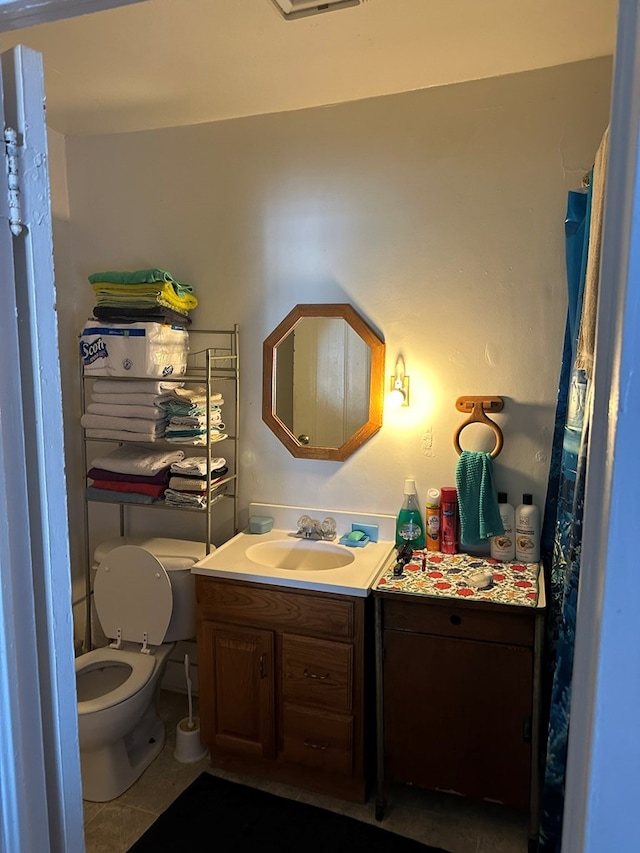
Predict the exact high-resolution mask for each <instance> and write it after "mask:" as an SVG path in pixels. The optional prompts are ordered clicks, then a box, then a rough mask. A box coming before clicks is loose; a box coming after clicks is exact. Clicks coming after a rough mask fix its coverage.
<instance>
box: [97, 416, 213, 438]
mask: <svg viewBox="0 0 640 853" xmlns="http://www.w3.org/2000/svg"><path fill="white" fill-rule="evenodd" d="M149 423H150V424H151V423H153V421H149ZM84 437H85V438H86V439H87V441H91V439H93V438H104V439H107V440H108V441H158V440H162V432H156V431H155V430H150V431H149V432H148V433H145V432H129V431H128V430H126V429H97V428H93V427H85V430H84ZM187 443H188V444H191V442H187ZM202 443H203V444H204V442H202Z"/></svg>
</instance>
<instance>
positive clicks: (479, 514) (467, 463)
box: [456, 450, 504, 545]
mask: <svg viewBox="0 0 640 853" xmlns="http://www.w3.org/2000/svg"><path fill="white" fill-rule="evenodd" d="M456 488H457V491H458V511H459V513H460V542H461V544H462V545H475V544H478V543H479V542H482V541H484V540H486V539H490V538H491V537H492V536H498V535H499V534H500V533H504V526H503V524H502V519H501V518H500V508H499V506H498V496H497V494H496V490H495V487H494V485H493V460H492V459H491V454H489V453H476V452H474V451H471V450H463V451H462V453H461V454H460V458H459V459H458V465H457V467H456Z"/></svg>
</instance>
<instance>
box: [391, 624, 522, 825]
mask: <svg viewBox="0 0 640 853" xmlns="http://www.w3.org/2000/svg"><path fill="white" fill-rule="evenodd" d="M384 645H385V658H384V707H385V717H384V725H385V760H386V766H387V770H388V773H389V776H390V777H391V778H392V779H393V780H395V781H399V782H409V783H413V784H416V785H421V786H423V787H426V788H430V789H440V790H444V791H454V792H457V793H459V794H464V795H466V796H469V797H475V798H482V799H491V800H497V801H498V802H502V803H504V804H506V805H510V806H513V807H516V808H523V809H526V808H528V805H529V784H530V783H529V778H530V762H531V745H530V742H529V728H530V719H531V708H532V666H533V661H532V652H531V649H529V648H527V647H524V646H512V645H506V644H499V643H489V642H476V641H472V640H459V639H454V638H449V637H437V636H430V635H426V634H415V633H412V632H405V631H393V630H387V631H385V634H384Z"/></svg>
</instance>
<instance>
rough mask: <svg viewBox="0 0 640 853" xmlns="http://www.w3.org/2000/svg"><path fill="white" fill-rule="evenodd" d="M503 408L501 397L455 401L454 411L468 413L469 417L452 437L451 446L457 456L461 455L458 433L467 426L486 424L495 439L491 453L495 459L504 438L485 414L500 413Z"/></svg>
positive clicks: (459, 399) (463, 398)
mask: <svg viewBox="0 0 640 853" xmlns="http://www.w3.org/2000/svg"><path fill="white" fill-rule="evenodd" d="M503 408H504V400H503V399H502V397H482V396H480V397H458V399H457V400H456V409H457V410H458V411H459V412H470V413H471V414H470V416H469V417H468V418H467V420H466V421H464V422H463V423H461V424H460V426H459V427H458V429H457V430H456V431H455V433H454V435H453V446H454V447H455V449H456V450H457V451H458V456H459V455H460V454H461V453H462V448H461V447H460V433H461V432H462V430H463V429H464V428H465V427H466V426H469V424H486V426H488V427H489V428H490V429H492V430H493V432H494V435H495V437H496V446H495V447H494V448H493V450H492V451H491V454H490V455H491V458H492V459H495V458H496V456H497V455H498V454H499V453H500V451H501V450H502V445H503V444H504V437H503V435H502V430H501V429H500V427H499V426H498V424H496V423H494V422H493V421H492V420H491V418H488V417H487V412H501V411H502V409H503Z"/></svg>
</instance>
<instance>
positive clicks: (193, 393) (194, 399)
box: [170, 383, 224, 406]
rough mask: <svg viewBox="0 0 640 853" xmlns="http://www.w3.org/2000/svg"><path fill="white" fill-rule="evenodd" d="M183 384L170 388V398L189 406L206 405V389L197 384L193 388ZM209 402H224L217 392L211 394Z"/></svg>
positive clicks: (219, 403)
mask: <svg viewBox="0 0 640 853" xmlns="http://www.w3.org/2000/svg"><path fill="white" fill-rule="evenodd" d="M183 385H184V383H182V384H181V385H180V386H178V385H176V387H174V388H172V389H170V390H171V397H172V399H173V398H175V399H176V400H177V401H178V402H179V403H186V404H188V405H191V406H204V405H206V403H207V389H206V388H205V387H204V386H202V385H198V386H196V387H195V388H184V387H183ZM209 402H211V403H217V404H218V405H221V404H222V403H223V402H224V401H223V399H222V394H220V393H219V392H216V393H214V394H211V397H210V398H209Z"/></svg>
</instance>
